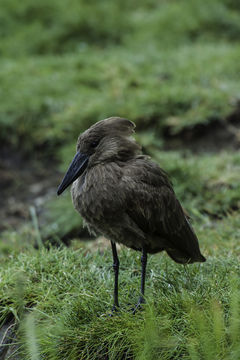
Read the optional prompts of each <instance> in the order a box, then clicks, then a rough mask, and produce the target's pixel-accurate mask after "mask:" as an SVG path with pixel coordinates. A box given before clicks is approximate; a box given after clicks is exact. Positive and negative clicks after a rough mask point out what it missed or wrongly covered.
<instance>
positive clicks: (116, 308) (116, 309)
mask: <svg viewBox="0 0 240 360" xmlns="http://www.w3.org/2000/svg"><path fill="white" fill-rule="evenodd" d="M118 311H119V305H113V307H112V310H111V313H110V314H109V316H110V317H112V316H114V315H116V313H117V312H118Z"/></svg>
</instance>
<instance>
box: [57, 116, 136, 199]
mask: <svg viewBox="0 0 240 360" xmlns="http://www.w3.org/2000/svg"><path fill="white" fill-rule="evenodd" d="M134 128H135V124H134V123H133V122H132V121H129V120H127V119H123V118H119V117H111V118H108V119H105V120H101V121H99V122H97V123H96V124H94V125H92V126H91V127H90V128H89V129H87V130H86V131H84V132H83V133H82V134H80V136H79V138H78V141H77V153H76V155H75V156H74V158H73V160H72V162H71V164H70V166H69V168H68V170H67V172H66V175H65V176H64V178H63V180H62V182H61V184H60V186H59V188H58V191H57V194H58V195H60V194H61V193H62V192H63V191H64V190H65V189H66V188H67V187H68V186H69V185H71V184H72V183H73V182H74V181H75V180H76V179H77V178H78V177H79V176H80V175H82V174H83V172H84V171H85V170H86V169H87V168H88V169H89V168H91V167H93V166H95V165H96V164H99V163H104V162H109V161H127V160H129V159H131V158H132V157H134V156H136V154H138V153H140V151H141V148H140V146H139V145H138V144H137V143H136V142H135V140H134V139H133V137H132V136H131V135H132V134H133V132H134Z"/></svg>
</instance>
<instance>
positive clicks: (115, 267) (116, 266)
mask: <svg viewBox="0 0 240 360" xmlns="http://www.w3.org/2000/svg"><path fill="white" fill-rule="evenodd" d="M111 245H112V254H113V270H114V301H113V308H112V311H117V308H118V307H119V303H118V272H119V260H118V255H117V248H116V244H115V242H113V241H111Z"/></svg>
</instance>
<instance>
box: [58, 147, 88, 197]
mask: <svg viewBox="0 0 240 360" xmlns="http://www.w3.org/2000/svg"><path fill="white" fill-rule="evenodd" d="M87 163H88V155H86V154H81V153H80V152H77V153H76V155H75V156H74V158H73V161H72V162H71V164H70V166H69V168H68V171H67V172H66V174H65V176H64V178H63V180H62V182H61V184H60V185H59V187H58V190H57V194H58V195H60V194H61V193H62V192H63V191H64V190H65V189H66V188H67V187H68V186H69V185H71V184H72V183H73V182H74V181H75V180H76V179H77V178H78V177H79V176H80V175H81V174H82V173H83V172H84V170H85V169H86V167H87Z"/></svg>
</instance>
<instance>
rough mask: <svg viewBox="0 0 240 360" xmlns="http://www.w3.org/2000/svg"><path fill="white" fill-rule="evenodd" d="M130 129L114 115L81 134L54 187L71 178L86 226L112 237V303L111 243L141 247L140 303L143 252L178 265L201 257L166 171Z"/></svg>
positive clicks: (115, 303)
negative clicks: (163, 256) (144, 152)
mask: <svg viewBox="0 0 240 360" xmlns="http://www.w3.org/2000/svg"><path fill="white" fill-rule="evenodd" d="M134 128H135V125H134V123H133V122H131V121H129V120H127V119H122V118H117V117H116V118H115V117H113V118H109V119H105V120H102V121H99V122H97V123H96V124H94V125H93V126H91V127H90V128H89V129H88V130H86V131H85V132H84V133H82V134H81V135H80V136H79V138H78V142H77V154H76V155H75V157H74V160H73V162H72V164H71V165H70V167H69V169H68V172H67V173H66V175H65V177H64V179H63V181H62V183H61V185H60V186H59V189H58V194H61V193H62V192H63V191H64V190H65V188H66V187H67V186H69V185H70V184H71V183H72V182H73V186H72V199H73V204H74V206H75V208H76V209H77V211H79V213H80V214H81V216H82V217H83V219H84V220H85V221H86V224H87V226H88V228H89V231H90V232H91V233H94V234H103V235H104V236H105V237H107V238H109V239H110V240H111V243H112V250H113V258H114V270H115V290H114V308H116V307H117V306H118V293H117V281H118V280H117V279H118V267H119V261H118V257H117V251H116V245H115V243H116V242H119V243H122V244H124V245H126V246H128V247H130V248H132V249H134V250H139V251H142V254H143V256H142V282H141V297H140V299H139V303H142V302H143V301H144V298H143V295H144V281H145V268H146V261H147V253H151V254H154V253H156V252H159V251H162V250H165V251H166V252H167V253H168V255H169V256H170V257H171V258H172V259H173V260H175V261H176V262H178V263H181V264H189V263H193V262H196V261H199V262H203V261H205V258H204V257H203V255H202V254H201V252H200V250H199V245H198V239H197V237H196V234H195V233H194V231H193V229H192V227H191V225H190V223H189V221H188V219H187V217H186V215H185V213H184V211H183V209H182V207H181V204H180V203H179V201H178V199H177V198H176V195H175V193H174V190H173V188H172V185H171V182H170V181H169V179H168V176H167V174H166V173H165V172H164V171H163V170H162V169H161V168H160V167H159V166H158V165H157V164H156V163H154V162H153V161H151V159H150V158H149V157H148V156H144V155H142V154H141V148H140V146H139V145H138V144H137V143H136V142H135V140H134V139H133V138H132V136H131V135H132V134H133V132H134Z"/></svg>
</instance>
